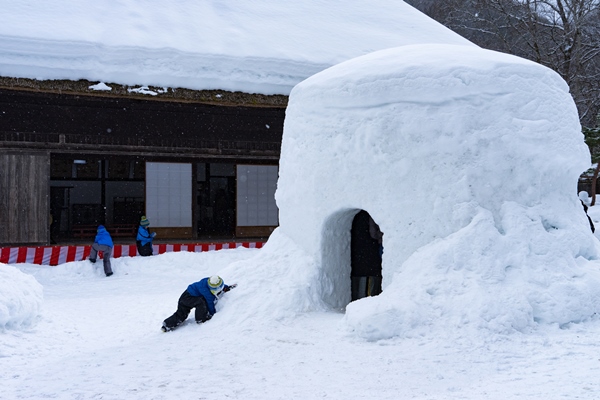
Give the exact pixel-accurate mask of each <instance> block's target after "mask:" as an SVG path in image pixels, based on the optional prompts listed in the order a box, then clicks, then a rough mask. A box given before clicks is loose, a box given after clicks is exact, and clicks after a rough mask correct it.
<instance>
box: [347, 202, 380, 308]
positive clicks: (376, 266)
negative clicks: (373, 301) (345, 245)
mask: <svg viewBox="0 0 600 400" xmlns="http://www.w3.org/2000/svg"><path fill="white" fill-rule="evenodd" d="M382 254H383V233H382V232H381V230H380V229H379V225H377V223H376V222H375V221H374V220H373V218H371V215H369V213H368V212H366V211H365V210H360V211H359V212H358V213H357V214H356V215H355V216H354V219H353V220H352V229H351V231H350V265H351V273H350V276H351V279H350V280H351V300H352V301H354V300H358V299H362V298H363V297H368V296H377V295H378V294H380V293H381V256H382Z"/></svg>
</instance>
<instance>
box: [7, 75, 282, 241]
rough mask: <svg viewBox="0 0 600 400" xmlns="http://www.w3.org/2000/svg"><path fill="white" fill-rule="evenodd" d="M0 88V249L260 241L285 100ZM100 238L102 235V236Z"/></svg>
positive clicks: (80, 87)
mask: <svg viewBox="0 0 600 400" xmlns="http://www.w3.org/2000/svg"><path fill="white" fill-rule="evenodd" d="M93 84H94V83H93V82H87V81H78V82H69V81H46V82H40V81H34V80H25V79H11V78H4V79H1V78H0V245H21V244H27V245H35V244H40V245H44V244H49V243H52V242H65V241H70V240H76V239H79V238H81V239H87V238H90V237H93V233H94V231H95V226H97V225H98V224H104V225H106V226H107V227H110V228H112V229H113V233H114V234H113V236H116V238H118V237H120V236H123V237H126V238H128V239H130V240H132V238H133V237H134V233H133V231H134V230H135V229H136V228H137V224H138V222H139V220H140V217H141V216H142V215H146V216H148V218H149V219H150V222H151V228H152V230H154V231H156V232H157V233H158V236H157V238H161V239H173V240H183V239H188V240H194V239H202V238H213V239H214V238H220V237H222V238H227V239H231V238H241V237H266V236H268V235H269V234H270V232H271V231H272V230H273V229H274V227H275V226H277V224H278V220H277V209H276V206H275V202H274V197H273V195H274V191H275V186H276V179H277V169H278V167H277V165H278V161H279V152H280V146H281V137H282V133H283V121H284V116H285V107H286V103H287V97H286V96H264V95H250V94H243V93H231V92H224V91H204V92H198V91H191V90H183V89H177V90H172V89H163V88H160V89H157V88H144V90H143V91H139V90H138V91H133V90H131V89H130V88H127V87H122V86H119V85H109V86H110V87H111V88H112V90H111V91H110V92H106V91H101V92H98V91H94V90H92V89H90V87H91V86H92V85H93ZM109 230H110V229H109Z"/></svg>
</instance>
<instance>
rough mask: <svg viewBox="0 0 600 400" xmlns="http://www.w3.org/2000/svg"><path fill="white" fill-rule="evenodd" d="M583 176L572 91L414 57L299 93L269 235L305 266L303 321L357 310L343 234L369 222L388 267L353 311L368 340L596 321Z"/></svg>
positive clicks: (549, 79)
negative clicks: (375, 289) (379, 284)
mask: <svg viewBox="0 0 600 400" xmlns="http://www.w3.org/2000/svg"><path fill="white" fill-rule="evenodd" d="M588 166H589V151H588V149H587V147H586V145H585V144H584V141H583V135H582V134H581V129H580V125H579V122H578V117H577V111H576V108H575V105H574V103H573V100H572V98H571V96H570V95H569V92H568V87H567V85H566V83H565V82H564V81H563V80H562V79H561V78H560V77H559V76H558V75H557V74H556V73H554V72H553V71H551V70H550V69H547V68H545V67H542V66H540V65H538V64H535V63H533V62H529V61H526V60H524V59H520V58H516V57H513V56H509V55H505V54H502V53H497V52H492V51H488V50H483V49H480V48H475V47H469V46H452V45H414V46H404V47H400V48H396V49H388V50H382V51H379V52H375V53H372V54H369V55H366V56H363V57H359V58H356V59H353V60H350V61H347V62H345V63H341V64H339V65H337V66H334V67H332V68H329V69H327V70H325V71H323V72H321V73H319V74H316V75H315V76H313V77H311V78H309V79H307V80H306V81H304V82H302V83H300V84H299V85H298V86H296V87H295V88H294V90H293V91H292V93H291V96H290V103H289V106H288V109H287V113H286V120H285V127H284V135H283V144H282V154H281V161H280V177H279V181H278V187H277V192H276V199H277V204H278V207H279V210H280V227H279V228H278V232H276V233H275V234H274V236H275V238H277V240H279V239H278V237H279V236H285V237H287V238H288V239H289V241H290V242H292V243H294V244H295V246H296V247H297V248H293V249H292V250H289V253H290V254H297V253H300V254H301V255H302V258H303V259H306V261H304V262H303V264H302V265H299V264H298V265H297V267H295V268H293V269H294V270H295V269H302V270H306V271H307V272H306V273H305V274H304V276H302V277H301V279H299V280H298V287H299V289H298V292H299V293H302V295H301V296H300V295H299V297H303V298H309V299H314V302H313V304H312V305H311V306H307V305H304V304H302V305H300V304H298V307H297V308H298V310H299V311H300V310H301V309H306V308H308V309H313V310H318V309H322V304H321V301H322V302H324V303H325V304H328V305H330V306H332V307H334V308H342V307H344V306H346V304H348V302H349V293H350V289H349V285H350V281H349V279H348V276H349V275H350V262H349V242H350V239H349V231H350V226H351V221H352V218H353V216H354V215H355V214H356V213H357V212H358V211H359V210H361V209H364V210H366V211H368V212H369V213H370V214H371V216H372V217H373V218H374V220H375V221H376V222H377V223H378V224H379V225H380V227H381V230H382V231H383V232H384V248H385V252H384V255H383V280H384V281H383V288H384V291H383V294H381V295H380V296H378V297H376V298H370V299H366V300H364V301H363V300H361V301H358V302H355V303H352V304H350V305H349V306H348V308H347V310H346V324H347V326H348V328H349V329H351V330H353V331H354V332H355V333H356V334H357V335H359V336H361V337H363V338H366V339H368V340H378V339H386V338H390V337H394V336H404V337H409V336H415V335H425V334H426V333H427V332H428V331H431V330H432V328H431V327H432V325H440V326H443V327H444V328H445V329H447V330H449V331H452V330H455V329H469V328H471V329H475V330H480V329H485V330H489V331H491V332H493V333H509V332H513V331H520V332H525V331H526V330H527V329H530V328H533V327H535V326H536V324H538V323H544V324H548V323H549V324H559V325H563V324H568V323H572V322H581V321H584V320H586V319H589V318H590V317H592V316H593V315H594V314H595V313H596V312H598V311H599V310H600V275H599V273H598V272H599V268H598V267H599V264H598V262H597V261H596V260H597V259H598V254H599V249H600V247H599V246H598V241H597V240H596V238H595V237H594V236H593V235H592V233H591V232H590V230H589V227H588V225H587V221H586V217H585V214H584V213H583V212H582V206H581V204H580V202H579V199H578V197H577V191H576V189H577V180H578V177H579V175H580V173H581V172H582V171H584V170H586V169H587V168H588ZM288 248H289V246H287V245H281V246H280V247H279V248H278V250H276V251H273V253H276V254H278V255H277V257H282V255H281V254H280V253H286V252H287V251H288V250H287V249H288ZM265 257H267V253H266V252H265ZM297 257H298V256H297V255H295V256H294V258H297ZM265 262H267V261H265ZM311 282H312V283H313V284H312V285H311V284H310V283H311ZM305 285H307V286H308V287H310V289H305ZM306 291H308V292H309V293H306V294H305V292H306ZM280 301H281V300H280V299H279V298H277V297H273V303H274V304H273V307H275V304H277V303H278V302H280ZM434 331H435V332H437V330H434Z"/></svg>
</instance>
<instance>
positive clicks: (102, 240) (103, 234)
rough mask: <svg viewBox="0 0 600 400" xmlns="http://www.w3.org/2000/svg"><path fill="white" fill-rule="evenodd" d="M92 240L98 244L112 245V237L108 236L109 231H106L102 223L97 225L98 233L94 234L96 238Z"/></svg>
mask: <svg viewBox="0 0 600 400" xmlns="http://www.w3.org/2000/svg"><path fill="white" fill-rule="evenodd" d="M94 242H95V243H98V244H104V245H107V246H109V247H113V246H114V244H113V241H112V238H111V237H110V233H108V231H107V230H106V228H105V227H104V226H103V225H100V226H99V227H98V233H97V234H96V239H94Z"/></svg>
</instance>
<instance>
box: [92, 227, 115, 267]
mask: <svg viewBox="0 0 600 400" xmlns="http://www.w3.org/2000/svg"><path fill="white" fill-rule="evenodd" d="M113 247H114V244H113V241H112V237H110V233H108V231H107V230H106V228H105V227H104V225H100V226H98V231H97V233H96V238H95V239H94V244H93V245H92V250H91V251H90V258H89V260H90V262H91V263H92V264H93V263H95V262H96V257H97V256H98V252H99V251H101V252H102V261H103V262H104V273H105V274H106V276H111V275H112V274H113V272H112V268H111V265H110V256H111V254H112V249H113Z"/></svg>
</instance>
